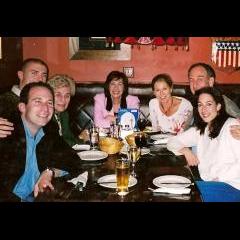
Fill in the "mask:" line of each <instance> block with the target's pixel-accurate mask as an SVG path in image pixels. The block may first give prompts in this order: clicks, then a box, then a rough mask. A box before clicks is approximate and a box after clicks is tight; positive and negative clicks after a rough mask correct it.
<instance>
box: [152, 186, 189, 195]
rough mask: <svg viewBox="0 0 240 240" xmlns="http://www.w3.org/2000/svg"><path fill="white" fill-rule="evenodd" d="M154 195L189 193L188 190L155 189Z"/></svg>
mask: <svg viewBox="0 0 240 240" xmlns="http://www.w3.org/2000/svg"><path fill="white" fill-rule="evenodd" d="M153 192H155V193H172V194H189V193H190V192H191V189H190V188H167V187H161V188H157V189H155V190H154V191H153Z"/></svg>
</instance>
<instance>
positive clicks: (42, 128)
mask: <svg viewBox="0 0 240 240" xmlns="http://www.w3.org/2000/svg"><path fill="white" fill-rule="evenodd" d="M18 110H19V112H20V114H19V113H18V112H17V111H15V114H14V117H13V118H12V119H11V121H12V122H13V123H14V126H15V130H14V132H13V134H12V135H11V136H9V137H7V138H4V139H2V140H1V142H0V152H1V154H2V159H1V161H0V181H1V183H2V184H1V185H2V186H1V187H2V188H1V189H2V190H1V192H0V199H1V200H7V201H8V200H9V201H10V200H21V201H33V200H34V197H36V196H37V195H38V193H39V192H42V191H44V190H45V189H46V188H50V189H51V190H53V185H52V183H51V181H52V178H53V177H54V175H55V169H56V168H61V169H64V170H65V169H66V170H67V171H68V172H69V173H73V172H75V171H77V168H78V166H77V163H78V159H79V158H78V156H77V154H76V153H75V152H74V151H73V150H72V149H71V147H70V146H68V144H67V143H65V141H64V140H63V139H62V138H61V137H60V136H59V135H58V134H57V133H56V132H55V130H54V128H52V127H51V126H50V125H48V123H49V122H50V120H51V118H52V116H53V112H54V93H53V90H52V88H51V87H50V86H49V85H48V84H46V83H43V82H34V83H29V84H27V85H25V86H24V88H23V89H22V91H21V94H20V100H19V104H18ZM12 116H13V115H12ZM66 160H67V162H66Z"/></svg>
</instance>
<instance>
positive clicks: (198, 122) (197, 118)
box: [193, 87, 230, 139]
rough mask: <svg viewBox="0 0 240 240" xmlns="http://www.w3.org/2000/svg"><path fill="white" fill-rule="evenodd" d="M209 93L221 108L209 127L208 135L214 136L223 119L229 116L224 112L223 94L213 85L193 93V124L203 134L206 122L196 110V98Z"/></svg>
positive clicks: (219, 128) (217, 133)
mask: <svg viewBox="0 0 240 240" xmlns="http://www.w3.org/2000/svg"><path fill="white" fill-rule="evenodd" d="M204 93H205V94H209V95H210V96H212V98H213V99H214V101H215V103H216V104H221V109H220V110H219V112H218V115H217V116H216V117H215V118H214V119H213V120H212V122H211V128H210V129H209V137H210V138H211V139H213V138H216V137H217V136H218V135H219V133H220V131H221V129H222V126H223V125H224V123H225V121H226V120H227V119H228V118H229V117H230V115H228V114H227V112H226V106H225V102H224V98H223V95H222V94H221V92H220V91H219V90H218V89H216V88H215V87H204V88H201V89H199V90H197V91H196V93H195V95H194V108H193V109H194V124H195V126H196V127H197V129H199V130H200V134H204V131H205V128H206V127H207V123H206V122H204V121H203V120H202V118H201V117H200V114H199V112H198V100H199V97H200V95H201V94H204Z"/></svg>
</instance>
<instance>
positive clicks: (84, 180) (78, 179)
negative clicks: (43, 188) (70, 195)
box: [68, 171, 88, 187]
mask: <svg viewBox="0 0 240 240" xmlns="http://www.w3.org/2000/svg"><path fill="white" fill-rule="evenodd" d="M87 180H88V171H85V172H84V173H82V174H80V175H78V176H77V177H75V178H73V179H71V180H68V182H71V183H73V184H74V185H76V184H77V182H82V183H83V187H85V186H86V183H87Z"/></svg>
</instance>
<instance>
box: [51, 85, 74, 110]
mask: <svg viewBox="0 0 240 240" xmlns="http://www.w3.org/2000/svg"><path fill="white" fill-rule="evenodd" d="M54 97H55V106H54V107H55V111H56V112H57V113H60V112H64V111H65V110H66V109H67V107H68V104H69V102H70V98H71V90H70V87H67V86H66V87H58V88H56V89H55V90H54Z"/></svg>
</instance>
